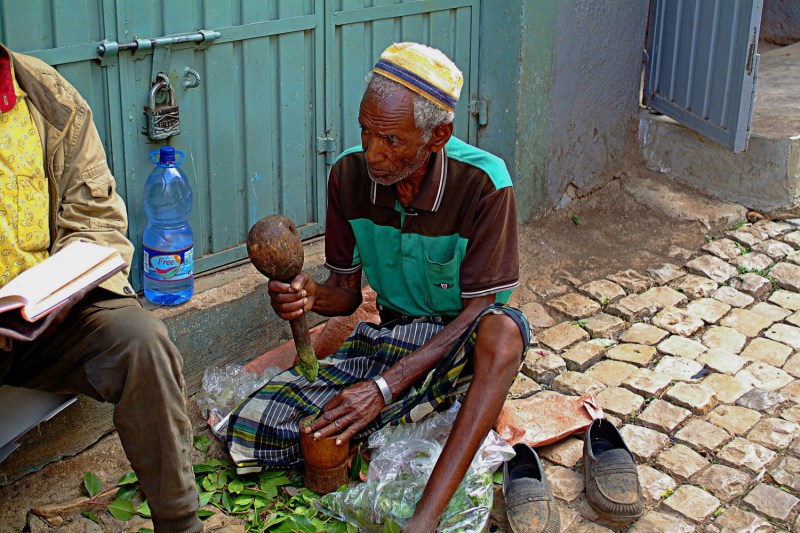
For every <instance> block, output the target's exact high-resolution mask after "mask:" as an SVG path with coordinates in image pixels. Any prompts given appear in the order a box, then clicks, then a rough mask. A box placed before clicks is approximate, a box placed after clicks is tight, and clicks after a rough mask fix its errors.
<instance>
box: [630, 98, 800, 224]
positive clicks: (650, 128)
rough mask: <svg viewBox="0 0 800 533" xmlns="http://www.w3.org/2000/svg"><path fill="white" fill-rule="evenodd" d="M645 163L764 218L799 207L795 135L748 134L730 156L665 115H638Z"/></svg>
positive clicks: (799, 140) (799, 147)
mask: <svg viewBox="0 0 800 533" xmlns="http://www.w3.org/2000/svg"><path fill="white" fill-rule="evenodd" d="M639 145H640V147H641V150H642V158H643V159H644V163H645V166H646V167H647V168H648V169H650V170H655V171H656V172H660V173H661V174H664V176H665V177H667V178H668V179H670V180H674V181H675V182H678V183H682V184H684V185H688V186H689V187H691V188H693V189H696V190H698V191H700V192H703V193H705V194H708V195H710V196H714V197H716V198H721V199H723V200H727V201H730V202H735V203H737V204H742V205H744V206H746V207H748V208H750V209H755V210H756V211H759V212H762V213H764V214H767V215H768V216H771V217H773V216H779V217H780V216H786V215H792V216H794V215H795V214H796V210H798V209H800V134H798V135H793V136H788V137H770V136H766V135H759V134H755V133H754V134H753V135H752V137H751V138H750V145H749V147H748V149H747V151H746V152H743V153H741V154H734V153H732V152H731V151H730V150H728V149H727V148H725V147H723V146H721V145H719V144H717V143H715V142H714V141H712V140H710V139H707V138H706V137H703V136H702V135H698V134H697V133H695V132H693V131H692V130H690V129H688V128H686V127H684V126H682V125H680V124H678V123H677V122H675V121H674V120H672V119H671V118H669V117H666V116H663V115H652V114H650V113H649V112H648V111H647V110H646V109H643V110H642V111H641V112H640V114H639Z"/></svg>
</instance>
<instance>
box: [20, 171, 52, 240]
mask: <svg viewBox="0 0 800 533" xmlns="http://www.w3.org/2000/svg"><path fill="white" fill-rule="evenodd" d="M48 196H49V195H48V191H47V180H46V179H45V178H44V176H25V175H19V176H17V207H18V209H19V211H18V216H17V246H19V249H20V250H22V251H25V252H36V251H41V250H47V249H48V248H49V247H50V226H49V224H48V214H49V212H50V211H49V210H50V207H49V202H48V200H49V197H48Z"/></svg>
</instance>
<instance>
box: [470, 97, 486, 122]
mask: <svg viewBox="0 0 800 533" xmlns="http://www.w3.org/2000/svg"><path fill="white" fill-rule="evenodd" d="M469 113H470V114H471V115H475V116H477V117H478V127H479V128H482V127H484V126H486V125H487V124H488V123H489V104H488V103H487V102H486V100H470V102H469Z"/></svg>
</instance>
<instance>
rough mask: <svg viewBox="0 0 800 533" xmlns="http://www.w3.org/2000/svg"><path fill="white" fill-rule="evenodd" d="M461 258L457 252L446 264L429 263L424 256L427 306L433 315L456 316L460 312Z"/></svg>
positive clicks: (427, 257) (426, 255)
mask: <svg viewBox="0 0 800 533" xmlns="http://www.w3.org/2000/svg"><path fill="white" fill-rule="evenodd" d="M460 267H461V257H460V252H459V251H458V250H456V251H455V254H454V256H453V258H452V259H451V260H450V261H447V262H446V263H439V262H436V261H431V259H430V257H429V256H428V254H427V253H426V254H425V281H426V285H427V291H426V296H427V304H428V306H429V307H430V308H431V309H432V310H433V312H434V314H435V315H444V314H448V315H451V314H458V313H459V312H460V311H461V288H460V286H459V283H458V273H459V269H460Z"/></svg>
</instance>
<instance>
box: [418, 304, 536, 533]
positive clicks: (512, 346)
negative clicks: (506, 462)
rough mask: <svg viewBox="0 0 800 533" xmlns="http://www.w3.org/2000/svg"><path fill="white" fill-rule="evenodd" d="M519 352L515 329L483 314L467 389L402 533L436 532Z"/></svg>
mask: <svg viewBox="0 0 800 533" xmlns="http://www.w3.org/2000/svg"><path fill="white" fill-rule="evenodd" d="M523 348H524V347H523V342H522V335H521V334H520V331H519V327H518V326H517V325H516V323H515V322H514V321H513V320H512V319H511V318H509V317H508V316H506V315H505V314H499V315H495V314H488V315H485V316H484V317H483V318H481V320H480V324H479V327H478V338H477V340H476V343H475V352H474V355H473V365H474V367H475V374H474V377H473V379H472V383H471V384H470V386H469V389H468V390H467V394H466V397H465V399H464V402H463V404H462V406H461V409H460V410H459V412H458V416H456V420H455V424H454V425H453V431H452V432H451V433H450V438H449V439H448V440H447V444H446V445H445V447H444V450H443V451H442V455H440V456H439V460H438V461H437V463H436V466H435V467H434V469H433V473H432V474H431V478H430V480H429V481H428V484H427V485H426V487H425V492H423V494H422V498H421V499H420V501H419V504H418V505H417V510H416V512H415V513H414V516H413V517H411V520H409V522H408V523H407V524H406V526H405V527H404V528H403V532H404V533H427V532H431V533H432V532H433V531H435V530H436V526H437V525H438V523H439V517H440V516H441V514H442V513H443V512H444V510H445V508H446V507H447V504H448V503H449V502H450V498H451V497H452V496H453V493H455V491H456V489H457V488H458V485H459V484H460V483H461V480H462V479H463V478H464V475H465V474H466V472H467V469H468V468H469V465H470V463H471V462H472V459H473V457H474V456H475V453H476V452H477V451H478V448H479V447H480V445H481V442H483V439H484V437H486V434H487V433H488V432H489V430H490V429H491V428H492V426H493V425H494V423H495V421H496V420H497V417H498V416H499V415H500V411H501V409H502V408H503V403H504V402H505V400H506V395H507V394H508V390H509V389H510V388H511V384H512V383H513V381H514V377H515V376H516V375H517V371H518V370H519V364H520V357H521V355H522V353H523Z"/></svg>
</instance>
